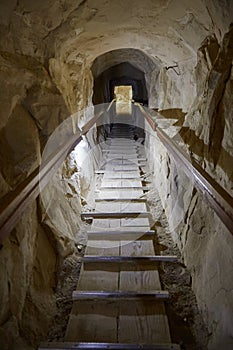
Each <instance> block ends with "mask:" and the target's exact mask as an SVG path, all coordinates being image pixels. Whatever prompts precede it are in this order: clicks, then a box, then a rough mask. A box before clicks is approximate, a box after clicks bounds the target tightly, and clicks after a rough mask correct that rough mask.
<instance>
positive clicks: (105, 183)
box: [101, 179, 142, 188]
mask: <svg viewBox="0 0 233 350" xmlns="http://www.w3.org/2000/svg"><path fill="white" fill-rule="evenodd" d="M117 186H118V187H140V186H142V182H141V180H140V179H129V180H127V179H116V180H114V179H103V180H102V183H101V188H102V187H117Z"/></svg>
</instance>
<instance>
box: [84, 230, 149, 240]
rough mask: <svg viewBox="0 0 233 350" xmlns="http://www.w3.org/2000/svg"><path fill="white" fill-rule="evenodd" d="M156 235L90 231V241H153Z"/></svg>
mask: <svg viewBox="0 0 233 350" xmlns="http://www.w3.org/2000/svg"><path fill="white" fill-rule="evenodd" d="M154 235H155V233H154V232H153V233H150V232H145V233H140V232H136V231H135V232H133V231H132V232H129V231H128V232H121V231H120V230H119V231H117V232H111V231H105V232H104V231H102V232H101V231H89V232H88V240H89V241H92V240H95V241H97V240H102V241H118V240H119V241H136V240H147V239H148V240H152V239H153V238H154Z"/></svg>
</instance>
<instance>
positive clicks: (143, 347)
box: [38, 342, 180, 350]
mask: <svg viewBox="0 0 233 350" xmlns="http://www.w3.org/2000/svg"><path fill="white" fill-rule="evenodd" d="M38 350H180V346H179V345H177V344H129V343H77V342H76V343H75V342H51V343H49V342H46V343H42V344H41V345H40V346H39V348H38Z"/></svg>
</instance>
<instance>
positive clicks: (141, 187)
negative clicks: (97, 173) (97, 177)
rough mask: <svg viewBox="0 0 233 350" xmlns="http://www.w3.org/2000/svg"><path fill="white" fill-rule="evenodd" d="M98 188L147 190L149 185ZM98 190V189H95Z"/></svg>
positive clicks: (104, 187) (103, 187)
mask: <svg viewBox="0 0 233 350" xmlns="http://www.w3.org/2000/svg"><path fill="white" fill-rule="evenodd" d="M100 190H119V191H121V190H143V191H149V190H150V187H148V186H100ZM96 191H99V190H96Z"/></svg>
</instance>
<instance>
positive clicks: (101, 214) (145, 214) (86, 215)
mask: <svg viewBox="0 0 233 350" xmlns="http://www.w3.org/2000/svg"><path fill="white" fill-rule="evenodd" d="M149 216H150V212H148V211H145V212H131V211H129V212H127V211H125V212H95V211H89V212H85V213H82V214H81V218H82V219H85V218H98V219H99V218H124V217H128V218H135V217H140V218H147V217H149Z"/></svg>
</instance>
